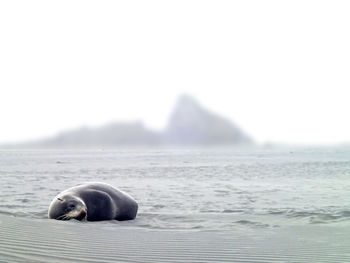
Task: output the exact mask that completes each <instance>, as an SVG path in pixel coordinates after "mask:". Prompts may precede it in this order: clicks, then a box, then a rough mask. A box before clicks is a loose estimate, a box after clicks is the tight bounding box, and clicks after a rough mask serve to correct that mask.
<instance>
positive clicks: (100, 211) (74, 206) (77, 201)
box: [48, 183, 138, 221]
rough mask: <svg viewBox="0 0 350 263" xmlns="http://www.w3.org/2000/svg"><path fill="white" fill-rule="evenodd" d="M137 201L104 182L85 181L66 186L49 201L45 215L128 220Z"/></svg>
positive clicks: (81, 218)
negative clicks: (67, 187) (76, 184)
mask: <svg viewBox="0 0 350 263" xmlns="http://www.w3.org/2000/svg"><path fill="white" fill-rule="evenodd" d="M137 209H138V205H137V203H136V201H135V200H134V199H133V198H132V197H131V196H129V195H128V194H126V193H124V192H122V191H120V190H118V189H116V188H114V187H113V186H111V185H109V184H105V183H87V184H82V185H78V186H74V187H72V188H69V189H67V190H65V191H63V192H61V193H60V194H58V195H57V196H56V197H55V198H54V199H53V200H52V202H51V204H50V207H49V212H48V216H49V218H52V219H57V220H69V219H73V218H74V219H77V220H83V219H86V220H87V221H102V220H113V219H115V220H131V219H134V218H135V217H136V214H137Z"/></svg>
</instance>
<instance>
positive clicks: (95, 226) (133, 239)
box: [0, 215, 350, 263]
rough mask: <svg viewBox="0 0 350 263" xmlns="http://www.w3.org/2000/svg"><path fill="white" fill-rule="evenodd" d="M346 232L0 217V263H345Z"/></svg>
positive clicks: (328, 228)
mask: <svg viewBox="0 0 350 263" xmlns="http://www.w3.org/2000/svg"><path fill="white" fill-rule="evenodd" d="M111 224H114V227H111ZM349 234H350V231H349V230H348V229H347V228H345V227H343V226H341V225H338V226H334V225H333V226H326V225H314V226H290V227H284V228H269V229H266V228H264V229H263V228H262V229H255V230H249V229H246V230H243V229H241V230H238V231H237V232H234V231H176V230H146V229H141V228H132V227H125V226H120V225H118V223H117V222H114V223H112V222H99V223H89V222H77V221H69V222H67V221H65V222H62V221H56V220H48V219H40V220H39V219H28V218H19V217H14V216H9V215H0V261H1V262H61V263H62V262H348V261H350V248H349V246H348V240H349V238H348V236H349Z"/></svg>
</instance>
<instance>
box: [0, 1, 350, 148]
mask: <svg viewBox="0 0 350 263" xmlns="http://www.w3.org/2000/svg"><path fill="white" fill-rule="evenodd" d="M349 5H350V4H349V2H347V1H337V2H333V1H293V2H281V1H264V2H261V1H239V2H236V1H234V2H232V1H220V2H217V1H176V2H164V1H147V2H143V1H132V2H130V1H127V2H116V1H104V2H103V3H97V2H93V1H59V2H51V1H30V2H28V1H3V2H1V3H0V36H1V41H0V57H1V59H0V72H1V73H0V74H1V76H0V121H1V129H0V143H1V144H7V143H15V144H18V143H22V142H27V141H37V140H42V139H44V138H49V137H50V138H57V136H58V135H60V134H62V133H65V132H66V131H68V130H70V131H74V130H77V129H81V127H89V129H92V130H95V129H97V130H98V129H100V128H101V127H104V126H106V125H107V126H108V125H110V124H112V123H142V125H143V128H142V129H144V130H145V131H147V132H146V133H148V132H149V131H150V132H151V133H152V134H153V133H156V134H159V133H163V132H164V131H166V130H167V125H168V123H169V119H170V118H171V117H170V116H171V114H172V112H173V109H174V107H175V105H176V102H177V100H178V98H179V96H181V94H184V93H185V94H190V95H191V96H192V97H193V98H194V99H195V100H196V101H198V103H199V104H200V105H202V106H203V107H204V108H205V109H207V110H208V111H209V112H212V113H215V114H216V115H218V116H220V117H222V118H225V119H227V120H228V121H229V122H230V123H232V124H233V125H234V126H235V125H236V126H237V127H239V129H240V130H241V131H242V132H244V134H247V135H248V136H249V138H251V139H252V140H253V141H255V142H257V143H259V144H264V143H269V142H272V143H288V144H335V143H347V142H350V124H349V122H347V114H348V112H349V110H350V106H349V103H348V87H349V84H350V80H349V78H348V72H349V70H350V65H349V63H348V61H349V60H350V51H349V48H348V47H349V46H350V36H349V34H347V32H348V31H349V25H350V17H349V16H348V13H349V9H350V8H349ZM168 134H169V133H168ZM149 135H150V134H148V135H147V136H149ZM150 136H151V137H152V136H153V135H150ZM157 136H158V135H157ZM161 137H163V135H162V136H161ZM172 137H173V139H169V140H173V141H174V140H175V141H176V140H177V139H174V136H173V135H172ZM175 137H176V136H175ZM152 140H153V139H152ZM152 140H151V141H152Z"/></svg>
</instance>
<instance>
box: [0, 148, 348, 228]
mask: <svg viewBox="0 0 350 263" xmlns="http://www.w3.org/2000/svg"><path fill="white" fill-rule="evenodd" d="M0 180H1V181H0V182H1V183H0V214H6V215H11V216H16V217H21V218H27V219H30V220H33V221H35V220H37V221H40V222H42V220H44V219H46V218H47V210H48V207H49V204H50V202H51V200H52V199H53V198H54V197H55V196H56V195H57V194H58V193H59V192H61V191H63V190H65V189H67V188H69V187H71V186H74V185H77V184H80V183H84V182H91V181H101V182H106V183H109V184H111V185H113V186H115V187H118V188H120V189H121V190H123V191H125V192H127V193H129V194H130V195H132V196H133V197H134V198H135V199H136V200H137V201H138V203H139V212H138V216H137V218H136V220H133V221H125V222H118V221H110V222H104V223H103V224H106V226H107V227H108V226H111V227H116V225H118V224H119V225H122V226H123V227H126V228H128V227H131V228H144V229H169V230H170V229H171V230H199V231H200V230H208V231H212V230H214V231H217V230H224V231H227V230H237V229H242V228H243V229H245V230H246V229H251V230H254V229H257V228H262V229H266V228H278V227H283V226H291V225H293V226H294V225H297V226H300V225H311V224H312V225H315V224H322V225H324V224H327V225H330V226H332V225H339V224H340V225H344V224H347V225H350V149H349V148H346V147H338V148H294V149H290V148H255V149H228V148H225V149H217V148H215V149H214V148H211V149H129V150H84V151H83V150H2V151H0ZM47 220H49V219H47Z"/></svg>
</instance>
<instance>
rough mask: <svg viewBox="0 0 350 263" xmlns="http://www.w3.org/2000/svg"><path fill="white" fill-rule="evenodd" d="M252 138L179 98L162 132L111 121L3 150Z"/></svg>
mask: <svg viewBox="0 0 350 263" xmlns="http://www.w3.org/2000/svg"><path fill="white" fill-rule="evenodd" d="M249 145H253V139H252V138H250V137H249V136H248V135H247V134H245V133H244V132H243V131H242V130H241V129H240V128H239V127H238V126H237V125H236V124H234V123H233V122H232V121H230V120H228V119H225V118H223V117H221V116H219V115H217V114H215V113H212V112H210V111H208V110H206V109H205V108H204V107H203V106H201V105H199V104H198V102H197V101H196V100H195V99H194V98H193V97H191V96H189V95H181V96H180V97H179V99H178V101H177V103H176V105H175V108H174V110H173V112H172V114H171V116H170V119H169V122H168V125H167V127H166V128H165V130H163V131H154V130H150V129H147V128H146V127H145V126H144V124H143V123H142V122H137V121H136V122H112V123H109V124H106V125H104V126H102V127H98V128H89V127H82V128H80V129H77V130H70V131H62V132H61V133H59V134H58V135H57V136H55V137H54V138H49V139H43V140H39V141H35V142H28V143H22V144H18V145H7V146H4V147H17V148H18V147H20V148H37V149H40V148H53V149H55V148H115V147H120V146H123V147H127V146H168V147H169V146H249Z"/></svg>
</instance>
